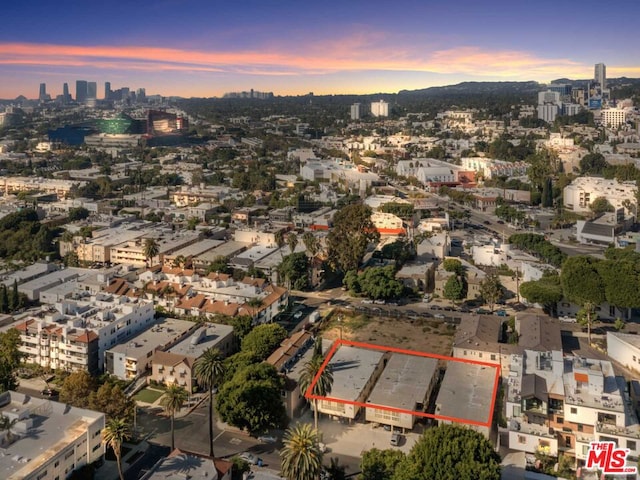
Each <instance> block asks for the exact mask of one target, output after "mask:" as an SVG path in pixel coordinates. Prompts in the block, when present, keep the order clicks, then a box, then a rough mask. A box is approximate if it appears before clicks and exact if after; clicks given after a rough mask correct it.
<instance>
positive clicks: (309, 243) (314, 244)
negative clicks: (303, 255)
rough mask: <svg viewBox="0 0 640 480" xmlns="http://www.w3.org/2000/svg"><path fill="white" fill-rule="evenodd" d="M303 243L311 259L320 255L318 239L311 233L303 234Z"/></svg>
mask: <svg viewBox="0 0 640 480" xmlns="http://www.w3.org/2000/svg"><path fill="white" fill-rule="evenodd" d="M302 243H304V247H305V248H306V249H307V253H308V254H309V257H311V258H313V257H315V256H316V253H318V247H319V245H318V239H317V238H316V237H315V235H314V234H313V233H311V232H304V233H303V234H302Z"/></svg>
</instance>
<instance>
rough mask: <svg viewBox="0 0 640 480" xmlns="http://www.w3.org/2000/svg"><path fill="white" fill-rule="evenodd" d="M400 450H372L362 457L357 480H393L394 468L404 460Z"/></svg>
mask: <svg viewBox="0 0 640 480" xmlns="http://www.w3.org/2000/svg"><path fill="white" fill-rule="evenodd" d="M405 456H406V455H405V454H404V453H403V452H401V451H400V450H393V449H387V450H378V449H377V448H372V449H371V450H367V451H366V452H364V454H363V455H362V460H361V461H360V470H362V473H361V474H360V476H359V477H358V479H359V480H388V479H390V478H393V475H394V473H395V471H396V468H397V467H398V465H399V464H400V462H402V461H403V460H404V459H405Z"/></svg>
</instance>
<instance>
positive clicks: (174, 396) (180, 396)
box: [160, 383, 189, 451]
mask: <svg viewBox="0 0 640 480" xmlns="http://www.w3.org/2000/svg"><path fill="white" fill-rule="evenodd" d="M188 396H189V394H188V393H187V391H186V390H185V389H184V388H182V387H181V386H179V385H176V384H175V383H174V384H172V385H169V387H168V388H167V390H166V391H165V393H164V396H163V397H162V400H161V401H160V403H161V404H162V406H163V407H164V411H165V412H166V413H167V414H168V415H170V416H171V450H172V451H173V450H174V449H175V448H176V442H175V428H174V421H175V417H176V413H177V412H179V411H180V409H181V408H182V406H183V405H184V403H185V402H186V401H187V398H188Z"/></svg>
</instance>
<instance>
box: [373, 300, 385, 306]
mask: <svg viewBox="0 0 640 480" xmlns="http://www.w3.org/2000/svg"><path fill="white" fill-rule="evenodd" d="M373 303H375V304H376V305H384V304H386V303H387V302H386V301H385V300H374V301H373Z"/></svg>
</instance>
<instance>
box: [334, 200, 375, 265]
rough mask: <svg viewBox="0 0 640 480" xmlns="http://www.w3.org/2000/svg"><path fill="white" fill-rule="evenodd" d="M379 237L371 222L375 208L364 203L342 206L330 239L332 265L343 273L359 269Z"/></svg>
mask: <svg viewBox="0 0 640 480" xmlns="http://www.w3.org/2000/svg"><path fill="white" fill-rule="evenodd" d="M379 238H380V234H379V233H378V231H377V230H376V229H375V227H374V225H373V223H372V222H371V208H369V207H368V206H367V205H362V204H352V205H346V206H345V207H342V208H341V209H340V210H338V211H337V212H336V214H335V215H334V217H333V228H332V229H331V230H330V231H329V235H328V237H327V245H328V260H329V264H330V265H331V266H332V268H334V269H335V270H338V271H340V272H343V273H344V272H348V271H349V270H357V269H358V267H359V266H360V263H361V262H362V259H363V258H364V254H365V253H366V251H367V246H368V245H369V243H370V242H373V241H378V239H379Z"/></svg>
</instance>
